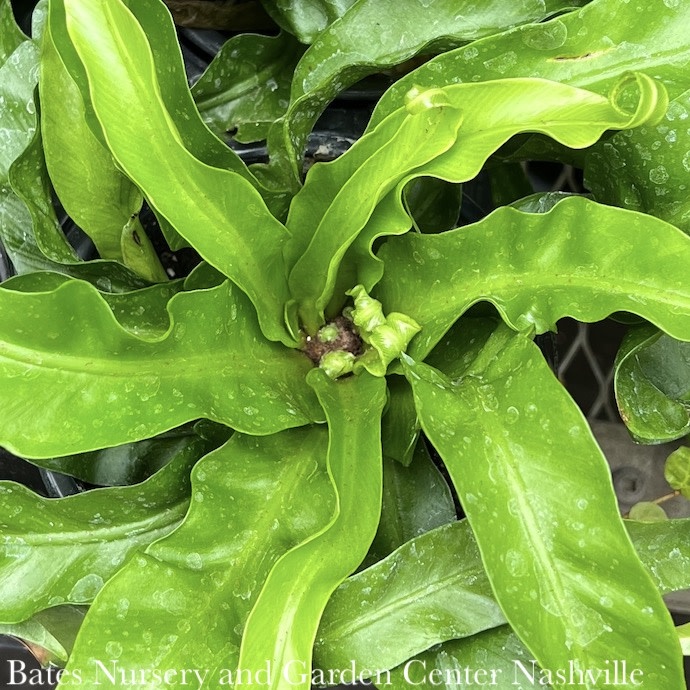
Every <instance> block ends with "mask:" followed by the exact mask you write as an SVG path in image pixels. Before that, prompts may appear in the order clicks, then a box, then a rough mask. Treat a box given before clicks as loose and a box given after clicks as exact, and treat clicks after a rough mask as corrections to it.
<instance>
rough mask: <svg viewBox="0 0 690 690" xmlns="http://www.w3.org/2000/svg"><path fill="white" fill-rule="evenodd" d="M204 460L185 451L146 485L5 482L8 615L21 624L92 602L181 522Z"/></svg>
mask: <svg viewBox="0 0 690 690" xmlns="http://www.w3.org/2000/svg"><path fill="white" fill-rule="evenodd" d="M198 459H199V457H198V455H194V454H190V453H186V454H180V455H179V456H178V458H177V460H176V461H175V462H173V463H171V464H169V465H167V466H166V467H164V468H163V469H162V470H161V471H160V472H159V473H158V474H155V475H154V476H153V477H151V478H150V479H148V480H147V481H146V482H144V483H143V484H137V485H135V486H131V487H117V488H108V489H97V490H94V491H87V492H86V493H82V494H77V495H75V496H68V497H67V498H59V499H47V498H42V497H40V496H38V495H36V494H34V493H33V492H32V491H30V490H29V489H27V488H26V487H24V486H21V485H19V484H13V483H11V482H3V483H2V484H1V485H0V502H1V503H2V510H1V511H0V515H2V517H1V518H0V520H1V521H2V525H1V527H2V530H1V531H2V535H3V543H2V545H0V577H1V578H2V583H3V609H2V622H4V623H20V622H21V621H24V620H27V619H28V618H30V617H31V616H33V615H34V614H35V613H37V612H38V611H41V610H43V609H45V608H49V607H51V606H57V605H58V604H63V603H70V604H89V603H91V601H93V598H94V597H95V596H96V594H97V593H98V592H99V590H100V589H101V587H103V584H104V582H106V581H107V580H108V579H109V578H110V577H111V576H112V575H113V574H114V573H115V572H117V571H118V570H119V568H120V567H121V566H122V564H123V563H124V562H125V560H126V559H127V558H128V557H129V556H130V555H131V554H132V553H134V552H136V551H138V550H141V549H143V548H145V547H146V546H148V545H149V544H150V543H151V542H152V541H154V540H156V539H160V538H161V537H163V536H165V535H166V534H168V533H169V532H170V531H171V530H173V529H174V528H175V527H176V526H177V525H178V524H179V523H180V521H181V520H182V518H183V517H184V515H185V513H186V512H187V507H188V505H189V479H188V475H189V470H190V469H191V467H192V465H193V464H194V463H195V462H196V461H197V460H198Z"/></svg>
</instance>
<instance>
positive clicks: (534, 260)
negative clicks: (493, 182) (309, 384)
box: [374, 197, 690, 357]
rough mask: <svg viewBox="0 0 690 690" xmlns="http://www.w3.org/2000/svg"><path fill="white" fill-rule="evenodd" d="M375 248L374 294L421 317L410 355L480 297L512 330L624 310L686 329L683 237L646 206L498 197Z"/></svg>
mask: <svg viewBox="0 0 690 690" xmlns="http://www.w3.org/2000/svg"><path fill="white" fill-rule="evenodd" d="M660 247H663V248H664V252H665V255H666V256H667V257H668V259H667V260H666V261H665V262H664V266H663V270H660V269H659V264H658V251H659V248H660ZM379 256H380V257H381V259H382V260H383V261H384V264H385V266H386V273H385V274H384V277H383V280H382V281H381V283H380V284H379V285H378V286H377V289H376V290H375V292H374V294H375V296H376V297H377V299H379V300H380V301H381V302H382V303H383V305H384V307H385V308H386V309H390V310H396V311H401V312H404V313H405V314H408V315H410V316H411V317H412V318H413V319H415V321H417V322H418V323H420V324H421V325H422V332H421V333H420V334H419V335H418V336H417V337H416V338H415V339H414V340H413V341H412V343H411V346H410V351H411V355H412V356H413V357H423V356H424V355H425V354H426V353H428V352H429V351H430V349H431V348H432V347H433V346H434V345H435V344H436V342H438V340H439V339H440V338H441V336H442V335H443V333H445V332H446V331H447V330H448V328H449V327H450V325H451V324H452V323H453V322H454V321H455V320H456V319H457V318H458V317H459V316H460V315H461V314H463V313H464V312H465V311H466V310H467V309H468V308H469V307H470V306H471V305H473V304H475V303H477V302H479V301H483V300H486V301H489V302H491V303H492V304H494V305H495V306H496V307H497V308H498V310H499V312H500V313H501V315H502V316H503V318H504V319H505V320H506V321H507V322H508V323H509V324H510V325H511V326H512V327H514V328H515V329H518V330H524V331H529V330H531V329H534V330H536V332H537V333H543V332H545V331H549V330H555V324H556V322H557V321H558V319H560V318H562V317H564V316H572V317H574V318H577V319H580V320H582V321H588V322H591V321H599V320H601V319H603V318H604V317H606V316H608V315H609V314H611V313H613V312H616V311H629V312H632V313H633V314H638V315H640V316H643V317H644V318H646V319H648V320H650V321H651V322H652V323H655V324H656V325H658V326H660V327H661V328H663V329H664V330H665V331H667V332H669V333H671V334H672V335H674V336H675V337H679V338H687V339H690V319H689V317H688V314H690V292H688V289H687V285H688V282H687V275H686V273H687V272H686V268H685V267H686V257H688V256H690V240H688V238H687V237H686V236H685V235H684V234H683V233H682V232H680V230H678V229H677V228H674V227H673V226H671V225H668V224H667V223H664V222H663V221H661V220H658V219H656V218H653V217H651V216H646V215H643V214H639V213H634V212H632V211H625V210H622V209H619V208H615V207H609V206H602V205H599V204H596V203H595V202H593V201H589V200H587V199H584V198H581V197H572V198H569V199H564V200H563V201H561V202H559V203H558V204H556V206H555V207H554V208H553V209H552V210H551V211H550V212H548V213H544V214H533V213H530V214H525V213H521V212H519V211H515V210H514V209H512V208H507V207H504V208H501V209H498V210H497V211H495V212H494V213H492V214H491V215H489V216H488V217H487V218H485V219H484V220H482V221H480V222H478V223H475V224H474V225H469V226H465V227H463V228H459V229H457V230H453V231H451V232H447V233H443V234H441V235H418V234H408V235H406V236H404V237H396V238H392V239H390V240H388V242H387V244H386V245H385V247H383V249H382V250H381V252H380V254H379ZM439 276H448V278H445V277H444V278H443V279H440V278H439Z"/></svg>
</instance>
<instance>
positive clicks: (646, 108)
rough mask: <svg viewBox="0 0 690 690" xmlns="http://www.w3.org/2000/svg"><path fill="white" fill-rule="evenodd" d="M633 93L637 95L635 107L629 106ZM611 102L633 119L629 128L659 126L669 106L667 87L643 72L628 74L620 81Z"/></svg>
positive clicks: (613, 92)
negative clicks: (643, 125)
mask: <svg viewBox="0 0 690 690" xmlns="http://www.w3.org/2000/svg"><path fill="white" fill-rule="evenodd" d="M631 91H632V92H633V93H636V100H635V105H634V106H633V107H629V105H628V104H629V103H630V99H631V96H630V93H631ZM609 101H610V102H611V105H612V106H613V108H615V109H616V110H617V111H618V112H619V113H621V114H622V115H627V116H630V117H631V120H630V122H629V123H628V125H627V126H628V127H629V128H632V127H639V126H640V125H642V124H650V125H656V124H658V123H659V122H661V120H662V119H663V117H664V115H665V114H666V111H667V109H668V104H669V99H668V92H667V91H666V87H665V86H664V85H663V84H662V83H661V82H660V81H657V80H656V79H653V78H652V77H650V76H648V75H646V74H643V73H642V72H627V73H626V74H624V75H623V76H622V77H621V78H620V79H618V81H617V82H616V83H615V84H614V85H613V87H612V89H611V92H610V94H609Z"/></svg>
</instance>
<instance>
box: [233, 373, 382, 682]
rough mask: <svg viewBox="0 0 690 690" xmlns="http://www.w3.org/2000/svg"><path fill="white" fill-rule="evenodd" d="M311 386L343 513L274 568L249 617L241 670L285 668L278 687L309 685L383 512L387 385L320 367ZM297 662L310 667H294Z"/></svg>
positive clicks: (312, 375)
mask: <svg viewBox="0 0 690 690" xmlns="http://www.w3.org/2000/svg"><path fill="white" fill-rule="evenodd" d="M309 383H310V385H311V386H312V387H313V388H314V390H315V391H316V394H317V395H318V397H319V401H320V403H321V405H322V406H323V408H324V410H325V412H326V418H327V420H328V430H329V444H328V472H329V476H330V478H331V481H332V483H333V488H334V489H335V495H336V497H337V508H336V510H335V514H334V516H333V517H332V519H331V520H330V521H329V522H328V523H327V524H326V525H324V526H323V527H322V528H321V529H319V530H318V531H317V532H315V533H314V534H313V535H310V537H309V538H308V539H307V540H305V541H304V542H303V543H301V544H299V545H298V546H296V547H295V548H293V549H292V550H290V551H288V552H287V553H286V554H284V555H283V556H282V557H281V558H280V560H278V562H277V563H276V564H275V565H274V566H273V569H272V570H271V572H270V573H269V575H268V577H267V578H266V582H265V584H264V586H263V589H262V590H261V594H260V595H259V598H258V600H257V602H256V604H255V605H254V608H253V609H252V612H251V614H250V615H249V619H248V620H247V625H246V627H245V630H244V636H243V638H242V647H241V649H240V660H239V668H241V669H247V670H248V671H249V672H250V673H251V677H252V678H256V677H257V675H256V674H257V673H258V672H259V670H260V669H262V668H265V667H266V663H267V660H268V663H269V664H270V666H271V668H273V669H280V670H281V671H280V674H274V675H273V677H272V678H271V679H270V680H269V681H268V683H267V684H266V685H267V686H269V687H272V688H281V687H283V686H284V683H286V682H287V683H288V684H290V685H291V686H293V687H297V688H307V689H308V688H309V687H310V682H309V676H308V674H305V670H308V668H309V661H310V659H311V654H312V648H313V646H314V639H315V637H316V633H317V628H318V624H319V620H320V619H321V615H322V614H323V610H324V608H325V607H326V603H327V602H328V600H329V598H330V596H331V594H332V593H333V591H334V590H335V588H336V587H337V586H338V585H339V584H340V583H341V582H342V581H343V580H344V579H345V578H346V577H347V576H348V575H350V574H351V573H353V572H354V571H355V570H356V568H357V566H358V565H359V564H360V563H361V562H362V561H363V560H364V557H365V556H366V554H367V551H368V549H369V546H370V545H371V542H372V540H373V538H374V535H375V534H376V526H377V524H378V521H379V517H380V512H381V482H382V469H381V431H380V429H381V413H382V411H383V406H384V404H385V401H386V395H385V391H386V387H385V383H384V381H383V380H382V379H379V378H376V377H372V376H369V375H368V374H361V375H359V376H351V377H349V378H346V379H341V380H340V381H333V380H331V379H330V378H328V377H327V376H326V374H325V373H323V372H322V371H321V370H320V369H314V370H313V372H311V373H310V375H309ZM360 477H366V481H358V479H359V478H360ZM294 660H299V661H300V662H301V664H304V665H305V667H304V668H301V667H300V666H299V665H298V666H297V667H295V664H294ZM305 675H306V678H305ZM244 683H246V681H244V682H243V683H242V684H244Z"/></svg>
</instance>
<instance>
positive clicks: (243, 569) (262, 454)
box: [67, 427, 336, 689]
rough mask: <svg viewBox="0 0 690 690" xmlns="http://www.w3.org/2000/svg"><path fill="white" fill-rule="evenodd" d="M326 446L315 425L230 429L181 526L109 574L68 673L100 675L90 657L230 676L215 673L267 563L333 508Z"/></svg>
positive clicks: (198, 473) (221, 678)
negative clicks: (258, 433)
mask: <svg viewBox="0 0 690 690" xmlns="http://www.w3.org/2000/svg"><path fill="white" fill-rule="evenodd" d="M327 443H328V439H327V433H326V430H325V428H318V427H308V428H305V429H296V430H289V431H285V432H282V433H279V434H274V435H272V436H266V437H262V438H256V437H252V436H244V435H241V434H235V435H234V436H233V438H232V439H230V441H229V442H228V443H227V444H226V445H225V446H223V447H222V448H219V449H218V450H217V451H215V452H213V453H211V454H210V455H207V456H206V457H205V458H204V459H203V460H201V461H200V462H199V463H198V464H197V465H196V467H195V468H194V471H193V473H192V487H193V495H192V502H191V507H190V510H189V513H188V515H187V517H186V518H185V520H184V522H183V524H182V525H181V526H180V528H179V529H177V530H176V531H175V532H173V533H172V534H171V535H170V536H169V537H167V538H166V539H163V540H161V541H158V542H157V543H155V544H153V545H152V546H151V547H149V549H148V550H147V552H146V553H145V554H143V555H138V556H135V557H134V558H133V559H132V560H130V561H129V562H128V563H127V564H126V565H125V566H124V568H122V570H121V571H120V572H119V573H118V574H117V575H115V577H114V578H113V579H112V580H110V581H109V582H108V584H107V585H106V587H105V588H104V589H103V590H102V591H101V593H100V595H99V597H98V599H97V600H96V602H95V604H94V606H93V607H92V608H91V609H90V611H89V613H88V615H87V617H86V620H85V622H84V625H83V627H82V630H81V632H80V634H79V637H78V638H77V642H76V645H75V650H74V653H73V654H72V657H71V659H70V663H69V664H68V666H67V669H68V671H72V670H75V669H79V670H80V671H82V674H83V678H84V683H85V684H87V685H88V684H92V683H93V682H94V680H95V678H96V673H97V672H99V673H100V676H99V677H100V678H101V680H102V679H103V677H104V676H103V672H102V671H99V669H98V668H96V667H95V666H94V664H93V663H92V660H93V659H100V660H105V663H106V664H108V660H109V659H116V660H117V667H116V670H117V672H119V671H122V672H123V673H125V674H129V673H131V672H134V673H136V674H139V673H140V672H141V671H143V672H144V673H147V674H151V673H152V671H153V669H183V668H187V669H198V670H199V671H200V673H202V674H203V673H204V671H206V670H208V674H207V675H206V676H205V677H203V678H196V677H195V676H194V675H193V674H191V673H190V678H189V679H188V686H189V687H190V688H194V689H197V688H201V687H204V688H211V687H222V685H228V684H230V685H231V684H232V683H229V682H228V676H227V674H224V673H223V670H224V669H228V670H229V671H231V672H234V671H235V669H236V667H237V661H238V653H239V646H240V640H241V637H242V630H243V628H244V625H245V621H246V619H247V616H248V615H249V613H250V611H251V609H252V606H253V605H254V603H255V602H256V599H257V597H258V595H259V592H260V590H261V588H262V585H263V583H264V580H265V579H266V576H267V575H268V573H269V571H270V569H271V567H272V566H273V565H274V563H275V562H276V561H277V560H278V559H279V558H280V556H281V555H283V554H284V553H286V552H288V551H289V550H290V549H291V548H292V547H294V546H296V545H297V544H300V543H302V542H303V541H304V540H305V539H309V538H310V537H311V536H312V535H313V534H314V533H315V532H317V531H319V530H320V529H322V527H323V526H324V525H325V524H327V523H328V522H329V521H330V520H331V517H332V515H333V511H334V509H335V502H336V498H335V495H334V492H333V486H332V484H331V481H330V478H329V475H328V473H327V469H326V452H327ZM286 506H287V507H289V508H288V509H286ZM123 601H126V602H127V606H126V607H125V606H124V605H123ZM104 629H107V630H109V634H108V635H104V634H103V630H104ZM264 666H265V661H264ZM108 668H109V669H112V667H111V666H110V665H108ZM118 677H119V676H118ZM126 677H129V676H128V675H127V676H126ZM149 677H150V676H149ZM178 680H179V678H178Z"/></svg>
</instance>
